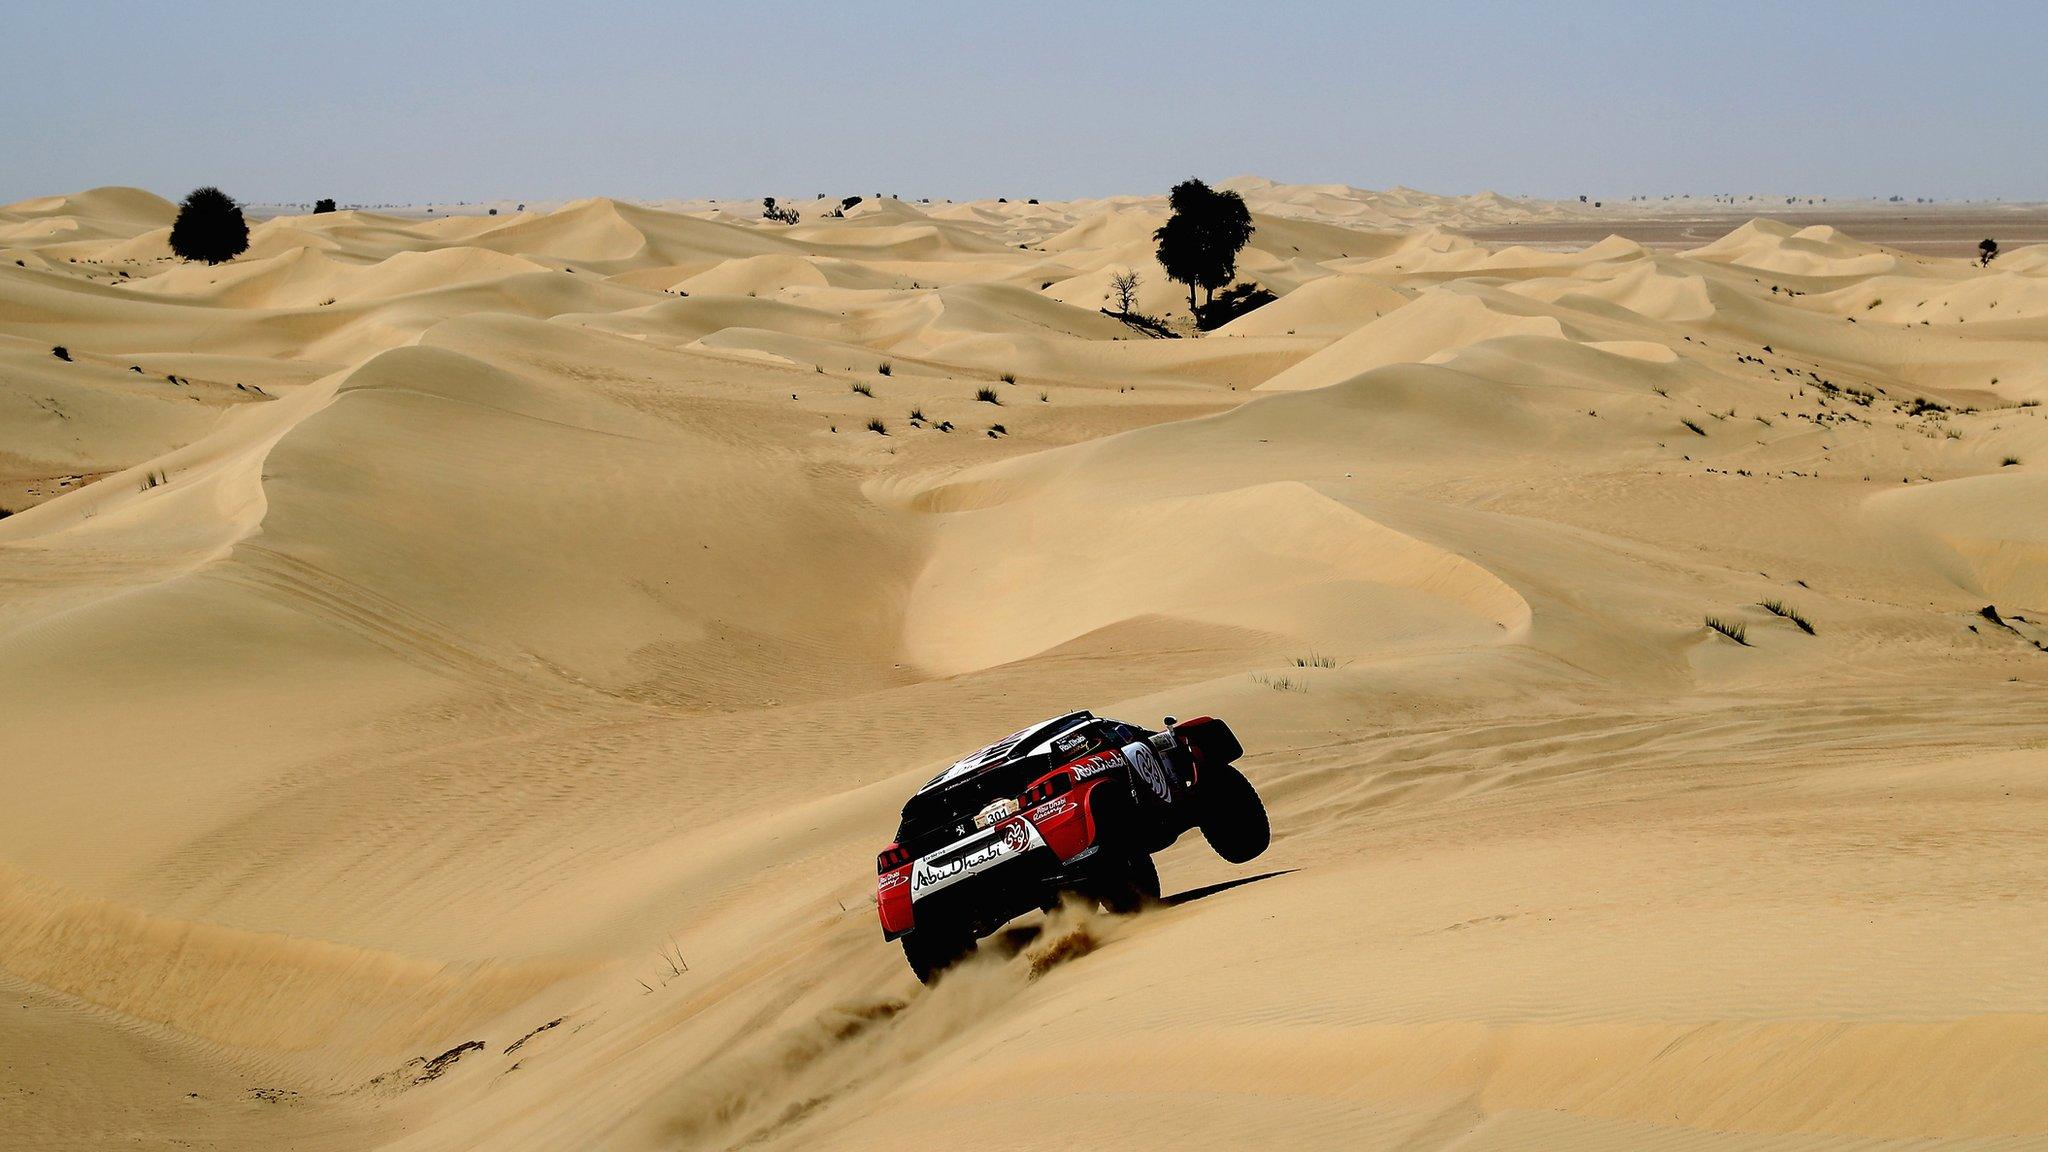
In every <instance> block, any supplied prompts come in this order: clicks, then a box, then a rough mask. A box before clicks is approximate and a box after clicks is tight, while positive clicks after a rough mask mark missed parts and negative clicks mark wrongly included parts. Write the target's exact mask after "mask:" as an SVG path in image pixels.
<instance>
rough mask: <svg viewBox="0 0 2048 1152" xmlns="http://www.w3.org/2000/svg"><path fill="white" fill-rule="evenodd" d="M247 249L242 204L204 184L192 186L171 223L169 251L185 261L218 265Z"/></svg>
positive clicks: (245, 224) (247, 240)
mask: <svg viewBox="0 0 2048 1152" xmlns="http://www.w3.org/2000/svg"><path fill="white" fill-rule="evenodd" d="M248 250H249V222H248V221H246V220H244V219H242V206H241V205H240V204H237V203H235V201H234V198H233V197H231V196H229V195H228V194H227V193H225V192H223V191H221V190H220V189H218V188H215V187H213V186H211V185H208V186H207V187H205V188H194V189H193V190H192V194H191V195H190V196H187V197H185V203H184V204H182V205H180V206H179V208H178V219H177V220H176V221H175V222H174V223H173V224H172V225H171V251H172V252H175V253H177V254H178V256H179V257H180V258H182V259H185V260H204V261H206V262H207V263H208V264H218V263H220V262H221V261H223V260H233V259H234V258H235V257H237V256H240V255H241V254H242V253H244V252H247V251H248Z"/></svg>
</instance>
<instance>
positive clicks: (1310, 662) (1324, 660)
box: [1294, 652, 1337, 668]
mask: <svg viewBox="0 0 2048 1152" xmlns="http://www.w3.org/2000/svg"><path fill="white" fill-rule="evenodd" d="M1294 666H1295V667H1296V668H1335V667H1336V666H1337V661H1336V660H1335V659H1333V658H1332V657H1329V656H1324V655H1321V654H1319V653H1315V652H1310V653H1309V654H1308V655H1306V656H1296V657H1295V658H1294Z"/></svg>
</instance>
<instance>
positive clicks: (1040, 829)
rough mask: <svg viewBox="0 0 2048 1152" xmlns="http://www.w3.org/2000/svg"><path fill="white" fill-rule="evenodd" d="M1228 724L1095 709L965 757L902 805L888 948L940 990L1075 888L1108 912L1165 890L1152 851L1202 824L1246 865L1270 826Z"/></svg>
mask: <svg viewBox="0 0 2048 1152" xmlns="http://www.w3.org/2000/svg"><path fill="white" fill-rule="evenodd" d="M1243 754H1244V748H1243V747H1242V746H1241V745H1240V744H1238V742H1237V737H1236V736H1234V735H1232V734H1231V731H1230V726H1229V725H1227V724H1225V723H1224V722H1223V721H1221V720H1216V719H1212V718H1210V717H1207V716H1204V717H1200V718H1198V719H1194V720H1185V721H1181V722H1179V723H1175V722H1174V719H1173V717H1171V716H1169V717H1167V718H1166V727H1165V729H1164V730H1163V731H1158V732H1154V731H1151V730H1149V729H1145V728H1139V727H1137V726H1136V725H1132V724H1126V723H1124V722H1123V721H1121V720H1109V719H1105V718H1102V717H1099V716H1096V715H1094V714H1092V713H1089V712H1072V713H1069V714H1067V715H1065V716H1057V717H1054V718H1053V719H1051V720H1047V721H1045V722H1043V723H1040V724H1034V725H1032V726H1031V727H1029V728H1026V729H1024V730H1023V731H1021V732H1016V733H1013V734H1011V735H1009V736H1005V737H1004V738H1002V739H1001V740H998V741H996V742H995V743H993V744H991V745H989V746H988V747H986V748H983V749H982V750H981V751H979V752H976V753H975V754H973V755H972V756H968V757H966V758H965V759H963V760H961V761H960V762H959V763H957V764H954V765H953V766H952V767H951V768H948V769H946V770H945V771H944V772H941V773H939V775H938V777H937V778H935V779H933V780H932V781H931V782H930V783H928V784H926V785H925V786H924V787H922V788H919V789H918V790H917V793H916V795H914V796H912V797H911V798H910V802H909V803H907V804H905V805H904V806H903V822H902V824H901V825H900V826H898V828H897V830H896V840H895V842H894V843H892V844H890V845H889V846H888V847H887V848H884V849H883V850H882V852H881V854H880V855H879V856H878V857H876V860H875V870H876V872H877V873H878V874H879V879H878V880H877V882H876V893H875V897H876V899H875V903H876V906H877V907H878V909H879V910H880V912H881V916H882V936H883V938H884V939H888V940H896V939H901V940H902V941H903V954H904V956H905V957H906V958H908V959H909V961H910V967H911V969H912V970H913V971H915V972H916V973H917V978H918V979H919V980H922V981H924V982H926V983H930V982H931V980H932V978H933V977H934V976H936V975H937V974H938V973H939V972H940V971H942V970H944V969H945V968H946V967H947V966H948V965H950V964H952V963H953V962H954V961H955V960H958V959H959V958H961V957H962V956H964V955H966V954H967V953H969V952H972V951H973V950H974V948H975V941H977V940H979V939H980V938H981V937H983V936H986V935H988V934H990V933H991V932H994V931H995V930H996V929H998V928H1001V927H1002V926H1003V925H1004V924H1006V923H1008V922H1009V921H1010V920H1011V919H1013V918H1015V917H1017V916H1020V915H1022V914H1024V913H1026V912H1029V911H1031V910H1033V909H1049V908H1052V907H1053V906H1054V905H1055V904H1057V903H1058V902H1059V900H1060V896H1061V894H1062V893H1065V892H1075V893H1078V894H1079V895H1081V896H1082V897H1083V898H1084V899H1089V900H1093V901H1095V902H1096V903H1097V904H1099V905H1101V906H1102V907H1103V908H1105V909H1107V910H1109V911H1112V912H1131V911H1136V910H1137V907H1138V905H1139V904H1140V903H1142V902H1143V901H1144V900H1146V899H1149V898H1157V897H1158V895H1159V872H1158V870H1157V869H1155V868H1154V867H1153V865H1152V854H1153V853H1154V852H1158V851H1160V850H1161V849H1163V848H1165V847H1166V846H1167V845H1169V844H1172V843H1173V842H1174V841H1175V840H1177V839H1179V838H1180V835H1181V833H1183V832H1186V831H1187V830H1188V829H1190V828H1200V829H1201V830H1202V835H1203V836H1204V837H1205V838H1206V839H1207V840H1208V841H1209V846H1210V847H1212V848H1214V849H1215V850H1216V854H1217V855H1219V856H1221V857H1223V858H1224V859H1225V860H1228V861H1230V862H1231V863H1233V864H1241V863H1243V862H1245V861H1247V860H1250V859H1252V858H1253V857H1255V856H1257V855H1258V854H1259V853H1261V852H1264V851H1265V850H1266V845H1267V843H1268V841H1269V840H1270V839H1271V837H1272V831H1271V828H1270V827H1269V825H1268V824H1267V821H1266V808H1265V805H1264V804H1262V803H1260V801H1259V794H1258V792H1257V791H1256V790H1255V789H1253V788H1252V785H1251V782H1250V781H1249V780H1246V779H1245V778H1244V774H1243V773H1241V772H1239V771H1238V770H1237V768H1236V767H1235V766H1234V765H1233V764H1232V761H1234V760H1236V759H1237V758H1238V757H1239V756H1241V755H1243Z"/></svg>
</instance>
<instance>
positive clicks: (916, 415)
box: [910, 408, 924, 424]
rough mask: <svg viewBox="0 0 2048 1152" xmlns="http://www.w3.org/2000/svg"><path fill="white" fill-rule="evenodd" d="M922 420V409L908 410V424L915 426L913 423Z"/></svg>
mask: <svg viewBox="0 0 2048 1152" xmlns="http://www.w3.org/2000/svg"><path fill="white" fill-rule="evenodd" d="M922 419H924V409H922V408H912V409H911V410H910V422H911V423H912V424H915V423H917V422H918V421H919V420H922Z"/></svg>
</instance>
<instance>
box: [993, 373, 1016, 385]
mask: <svg viewBox="0 0 2048 1152" xmlns="http://www.w3.org/2000/svg"><path fill="white" fill-rule="evenodd" d="M996 379H998V380H1001V381H1002V382H1003V383H1005V384H1015V383H1016V382H1017V374H1016V373H1015V372H1005V373H1003V374H1002V375H1001V376H998V377H996Z"/></svg>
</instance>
